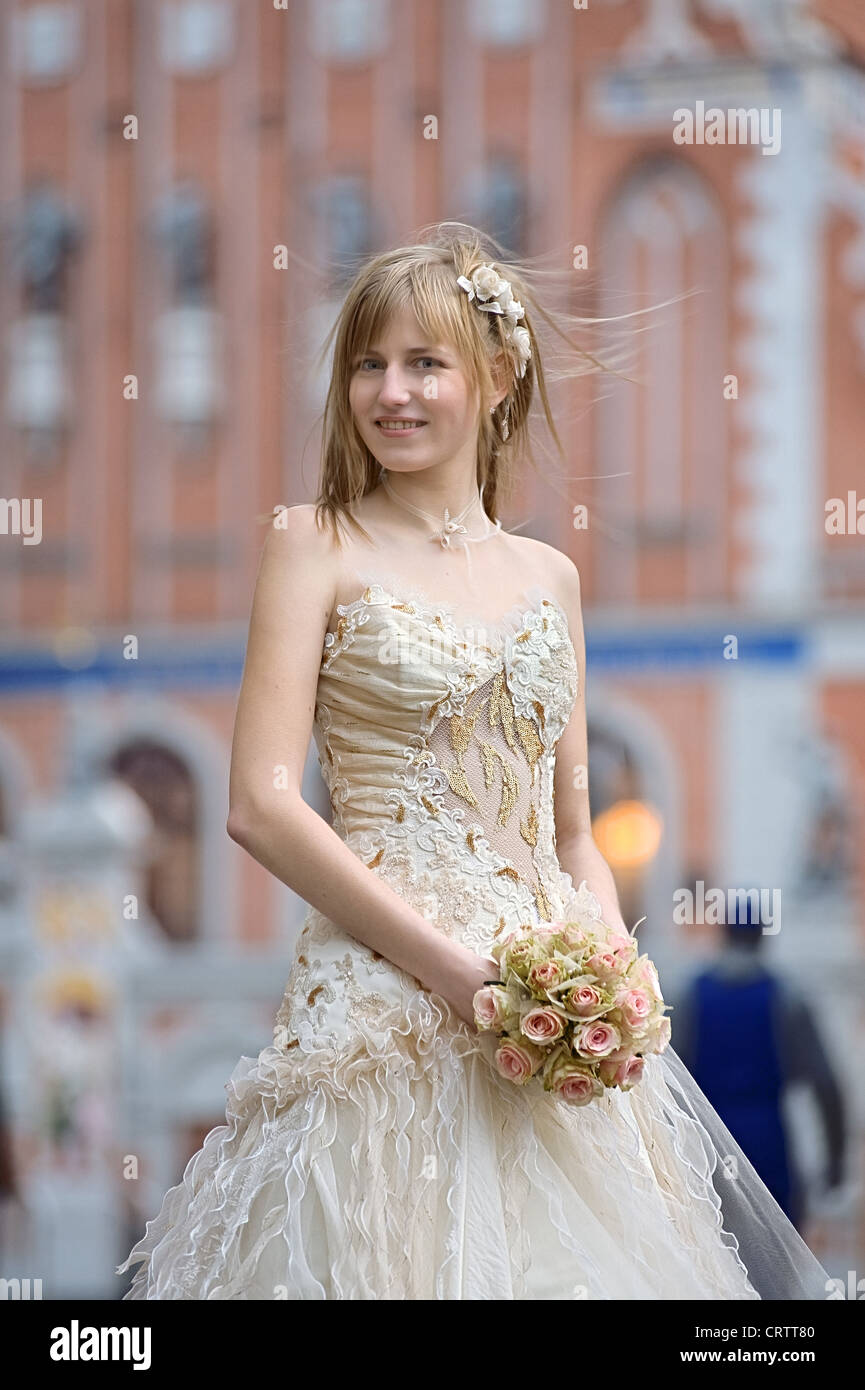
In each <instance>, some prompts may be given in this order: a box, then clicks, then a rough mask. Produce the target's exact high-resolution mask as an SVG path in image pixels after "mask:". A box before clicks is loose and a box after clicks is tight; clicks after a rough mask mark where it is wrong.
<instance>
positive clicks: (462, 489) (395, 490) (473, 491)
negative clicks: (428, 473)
mask: <svg viewBox="0 0 865 1390" xmlns="http://www.w3.org/2000/svg"><path fill="white" fill-rule="evenodd" d="M381 487H382V492H383V497H382V501H383V502H384V503H385V505H386V506H387V507H388V508H391V507H393V508H398V509H399V511H400V512H401V513H402V514H403V517H404V519H405V521H407V522H408V521H412V520H413V519H416V520H417V528H418V530H424V531H427V532H428V531H429V529H430V527H431V526H432V525H434V524H440V523H441V522H442V520H443V518H444V514H445V509H447V513H448V516H449V517H450V518H451V519H452V520H453V519H454V518H455V517H461V519H462V522H463V524H464V525H465V526H467V527H468V528H469V529H470V530H472V529H476V528H477V527H478V525H479V523H480V524H481V529H482V530H483V524H484V523H485V524H486V525H489V519H488V518H487V516H486V513H485V511H484V508H483V504H482V502H481V497H480V491H479V489H478V487H477V484H476V483H475V482H474V479H473V478H472V479H467V478H465V477H461V478H460V479H459V481H458V482H457V481H456V480H451V482H449V481H448V479H447V478H445V479H442V480H441V481H439V480H438V479H432V478H422V477H421V476H420V475H418V474H411V473H400V474H396V475H395V474H393V473H390V472H386V471H385V470H384V469H382V475H381ZM414 509H416V510H414ZM418 513H422V514H423V515H418Z"/></svg>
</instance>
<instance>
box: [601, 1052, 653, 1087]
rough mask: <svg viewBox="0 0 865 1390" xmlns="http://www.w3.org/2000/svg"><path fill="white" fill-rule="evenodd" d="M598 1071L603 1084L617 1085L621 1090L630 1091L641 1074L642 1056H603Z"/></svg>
mask: <svg viewBox="0 0 865 1390" xmlns="http://www.w3.org/2000/svg"><path fill="white" fill-rule="evenodd" d="M599 1071H600V1074H601V1080H602V1082H603V1083H604V1085H605V1086H619V1087H620V1088H621V1090H623V1091H630V1089H631V1087H632V1086H636V1084H637V1082H638V1081H639V1080H640V1079H641V1077H642V1075H643V1058H642V1057H623V1058H622V1059H621V1060H616V1059H615V1058H612V1057H605V1058H604V1059H603V1061H602V1062H601V1064H600V1067H599Z"/></svg>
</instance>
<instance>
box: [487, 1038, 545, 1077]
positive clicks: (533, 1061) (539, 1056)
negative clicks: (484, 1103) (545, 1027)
mask: <svg viewBox="0 0 865 1390" xmlns="http://www.w3.org/2000/svg"><path fill="white" fill-rule="evenodd" d="M542 1061H543V1053H541V1052H540V1050H539V1049H538V1048H536V1047H533V1046H532V1044H531V1043H520V1042H516V1041H515V1040H514V1039H513V1038H508V1039H507V1041H505V1042H503V1043H502V1045H501V1047H499V1048H498V1049H497V1051H496V1056H495V1062H496V1069H497V1071H498V1073H499V1075H500V1076H503V1077H504V1078H505V1080H506V1081H515V1082H516V1083H517V1085H518V1086H524V1085H525V1083H526V1082H527V1081H528V1080H529V1078H530V1077H531V1076H532V1075H533V1074H534V1073H535V1072H536V1071H537V1069H538V1067H539V1065H540V1063H541V1062H542Z"/></svg>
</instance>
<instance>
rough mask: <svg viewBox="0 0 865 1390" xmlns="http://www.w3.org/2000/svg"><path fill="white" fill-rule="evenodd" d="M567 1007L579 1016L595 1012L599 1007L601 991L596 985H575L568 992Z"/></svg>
mask: <svg viewBox="0 0 865 1390" xmlns="http://www.w3.org/2000/svg"><path fill="white" fill-rule="evenodd" d="M568 1007H569V1008H570V1009H572V1010H573V1012H574V1013H575V1014H579V1015H580V1017H581V1018H582V1017H585V1016H586V1014H594V1013H597V1012H598V1009H600V1007H601V991H600V990H599V989H598V987H597V986H596V985H575V986H574V988H573V989H572V990H570V991H569V992H568Z"/></svg>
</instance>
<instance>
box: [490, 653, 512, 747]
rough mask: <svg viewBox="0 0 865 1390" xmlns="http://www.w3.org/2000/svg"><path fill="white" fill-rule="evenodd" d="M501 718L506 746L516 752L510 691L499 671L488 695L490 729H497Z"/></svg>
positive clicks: (501, 672)
mask: <svg viewBox="0 0 865 1390" xmlns="http://www.w3.org/2000/svg"><path fill="white" fill-rule="evenodd" d="M499 716H501V721H502V730H503V732H504V735H505V738H506V739H507V741H508V745H509V746H510V747H511V748H513V750H514V752H515V753H516V752H517V744H516V740H515V738H514V707H513V705H512V704H511V696H510V691H509V690H508V688H507V686H506V685H505V675H504V671H499V673H498V675H497V676H496V678H495V680H494V681H493V688H492V693H491V695H490V728H491V729H497V728H498V725H499Z"/></svg>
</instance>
